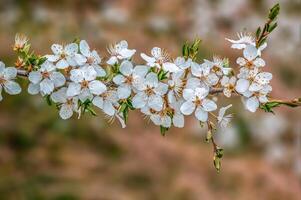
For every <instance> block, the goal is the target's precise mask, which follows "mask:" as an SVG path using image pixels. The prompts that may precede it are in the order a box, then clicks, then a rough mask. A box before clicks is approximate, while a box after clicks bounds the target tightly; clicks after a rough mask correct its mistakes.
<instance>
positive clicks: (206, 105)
mask: <svg viewBox="0 0 301 200" xmlns="http://www.w3.org/2000/svg"><path fill="white" fill-rule="evenodd" d="M202 106H203V109H204V111H207V112H211V111H214V110H216V109H217V106H216V104H215V102H214V101H212V100H209V99H204V100H203V102H202Z"/></svg>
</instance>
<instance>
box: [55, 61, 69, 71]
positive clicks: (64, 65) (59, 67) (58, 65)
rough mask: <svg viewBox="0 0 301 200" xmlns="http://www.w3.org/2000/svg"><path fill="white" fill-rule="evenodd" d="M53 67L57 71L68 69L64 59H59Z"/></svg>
mask: <svg viewBox="0 0 301 200" xmlns="http://www.w3.org/2000/svg"><path fill="white" fill-rule="evenodd" d="M55 66H56V67H57V68H58V69H65V68H67V67H69V63H68V62H67V61H66V60H65V59H61V60H59V61H58V62H57V63H56V65H55Z"/></svg>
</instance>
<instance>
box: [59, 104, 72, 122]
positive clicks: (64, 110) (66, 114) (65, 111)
mask: <svg viewBox="0 0 301 200" xmlns="http://www.w3.org/2000/svg"><path fill="white" fill-rule="evenodd" d="M59 114H60V117H61V118H62V119H69V118H70V117H72V115H73V109H72V107H71V106H70V105H67V104H63V105H62V107H61V109H60V112H59Z"/></svg>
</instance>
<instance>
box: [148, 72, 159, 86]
mask: <svg viewBox="0 0 301 200" xmlns="http://www.w3.org/2000/svg"><path fill="white" fill-rule="evenodd" d="M158 82H159V81H158V77H157V74H155V73H153V72H151V73H148V74H147V75H146V77H145V84H147V85H149V86H151V87H157V85H158Z"/></svg>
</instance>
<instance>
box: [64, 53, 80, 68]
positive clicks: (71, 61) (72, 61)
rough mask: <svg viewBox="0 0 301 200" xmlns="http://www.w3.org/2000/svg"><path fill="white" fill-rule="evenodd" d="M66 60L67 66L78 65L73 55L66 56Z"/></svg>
mask: <svg viewBox="0 0 301 200" xmlns="http://www.w3.org/2000/svg"><path fill="white" fill-rule="evenodd" d="M66 61H67V63H68V64H69V66H72V67H76V66H77V65H78V63H77V62H76V60H75V55H73V56H67V57H66Z"/></svg>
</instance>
